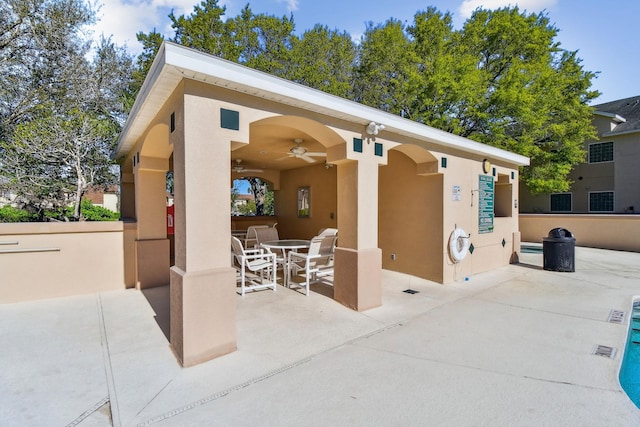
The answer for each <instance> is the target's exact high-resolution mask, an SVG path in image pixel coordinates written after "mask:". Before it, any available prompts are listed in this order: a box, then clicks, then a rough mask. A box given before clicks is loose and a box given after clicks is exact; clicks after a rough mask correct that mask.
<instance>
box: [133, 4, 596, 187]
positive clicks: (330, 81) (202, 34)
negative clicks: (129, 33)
mask: <svg viewBox="0 0 640 427" xmlns="http://www.w3.org/2000/svg"><path fill="white" fill-rule="evenodd" d="M218 3H219V2H218V0H203V1H201V2H200V4H198V5H196V6H195V7H194V10H193V13H192V14H191V15H189V16H180V17H176V16H174V15H173V14H171V15H170V16H169V18H170V19H171V22H172V27H173V29H174V31H175V33H174V36H173V37H170V38H169V40H171V41H174V42H177V43H179V44H182V45H185V46H189V47H192V48H195V49H199V50H201V51H204V52H208V53H211V54H213V55H217V56H220V57H222V58H225V59H228V60H231V61H235V62H238V63H241V64H244V65H247V66H249V67H253V68H256V69H258V70H261V71H265V72H268V73H271V74H274V75H277V76H281V77H284V78H287V79H289V80H292V81H295V82H298V83H302V84H305V85H308V86H310V87H314V88H317V89H320V90H323V91H326V92H328V93H332V94H335V95H338V96H341V97H345V98H349V99H353V100H355V101H358V102H361V103H363V104H366V105H370V106H373V107H375V108H379V109H382V110H384V111H388V112H390V113H393V114H397V115H400V116H403V117H406V118H408V119H411V120H415V121H418V122H420V123H424V124H427V125H430V126H433V127H436V128H439V129H443V130H445V131H448V132H452V133H454V134H457V135H461V136H464V137H467V138H470V139H473V140H476V141H479V142H482V143H485V144H488V145H492V146H495V147H499V148H503V149H506V150H510V151H513V152H516V153H519V154H523V155H525V156H528V157H530V158H531V166H530V167H527V168H523V171H522V174H521V178H522V180H523V182H524V184H526V185H527V186H528V187H529V189H530V190H531V191H532V192H534V193H540V192H553V191H566V190H567V189H568V186H569V184H570V183H569V181H568V179H567V176H568V173H569V172H570V170H571V168H572V167H573V165H575V164H577V163H579V162H581V161H583V159H584V155H585V153H584V151H583V148H582V147H583V142H584V141H585V140H587V139H590V138H593V137H594V136H595V130H594V128H593V126H592V125H591V117H592V110H591V108H590V107H589V106H588V103H589V101H591V100H593V99H595V98H596V97H597V96H598V95H599V94H598V92H596V91H592V90H590V89H589V88H590V87H591V80H592V79H593V78H594V77H595V73H593V72H590V71H586V70H584V69H583V67H582V65H581V60H580V58H578V56H577V52H571V51H567V50H564V49H563V48H562V47H561V46H560V43H558V42H557V41H556V36H557V34H558V29H556V28H555V27H554V26H553V25H551V24H550V22H549V18H548V17H547V15H546V14H545V13H539V14H527V13H523V12H521V11H520V10H519V9H518V8H517V7H506V8H502V9H497V10H493V11H491V10H485V9H477V10H476V11H475V12H474V13H473V15H472V16H471V17H470V18H469V19H468V20H467V21H466V22H465V23H464V25H463V26H462V28H461V29H459V30H456V29H454V27H453V24H452V15H451V14H450V13H448V12H447V13H442V12H440V11H438V10H437V9H436V8H435V7H428V8H427V9H426V10H424V11H419V12H417V13H416V14H415V16H414V20H413V23H411V24H410V25H406V24H404V23H402V22H400V21H398V20H394V19H389V20H388V21H386V22H385V23H382V24H373V23H369V24H368V25H367V28H366V31H365V33H364V35H363V36H362V38H361V40H360V43H359V44H358V45H356V44H354V42H353V41H352V40H351V37H350V36H349V34H347V33H346V32H339V31H337V30H329V29H328V28H327V27H326V26H321V25H316V26H315V27H314V28H312V29H310V30H307V31H305V32H303V34H302V36H300V37H298V36H296V35H295V34H294V30H295V24H294V19H293V16H291V17H286V16H283V17H280V18H278V17H275V16H269V15H264V14H257V15H256V14H254V13H253V12H252V11H251V9H250V8H249V6H248V5H247V6H245V8H244V9H243V10H242V11H241V13H240V14H239V15H238V16H236V17H232V18H229V19H226V20H225V19H224V15H225V12H226V10H225V7H224V6H220V5H219V4H218ZM138 39H139V40H140V41H141V42H142V43H143V46H144V49H145V50H144V53H143V55H142V56H141V57H140V58H139V66H140V69H141V70H143V72H146V70H148V67H149V66H150V64H151V60H152V59H153V56H154V55H155V52H156V51H157V49H158V48H159V47H160V44H161V43H162V40H163V38H162V37H161V36H160V35H159V34H158V33H156V32H155V31H153V32H151V33H149V34H144V33H139V34H138Z"/></svg>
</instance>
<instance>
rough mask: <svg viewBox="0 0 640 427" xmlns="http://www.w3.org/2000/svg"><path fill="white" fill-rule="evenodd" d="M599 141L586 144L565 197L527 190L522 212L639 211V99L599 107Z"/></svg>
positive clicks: (523, 192)
mask: <svg viewBox="0 0 640 427" xmlns="http://www.w3.org/2000/svg"><path fill="white" fill-rule="evenodd" d="M594 108H595V112H594V115H593V125H594V126H595V127H596V128H597V131H598V139H597V140H590V141H586V142H585V150H586V151H587V162H586V163H583V164H580V165H577V166H576V167H575V169H574V170H573V171H572V172H571V174H570V175H569V179H570V180H571V181H573V184H572V185H571V189H570V191H568V192H566V193H555V194H544V195H538V196H532V195H531V194H529V193H528V192H527V191H526V188H525V187H524V186H523V187H522V189H521V193H520V201H521V203H520V212H522V213H559V214H565V213H575V214H586V213H594V214H633V213H638V212H640V167H638V162H639V161H640V96H635V97H632V98H626V99H620V100H618V101H612V102H607V103H605V104H600V105H595V106H594Z"/></svg>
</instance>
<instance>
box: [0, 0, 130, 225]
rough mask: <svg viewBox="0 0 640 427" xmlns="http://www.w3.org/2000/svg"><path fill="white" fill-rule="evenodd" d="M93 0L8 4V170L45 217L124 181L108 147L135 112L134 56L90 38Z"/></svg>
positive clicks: (26, 201) (3, 101) (2, 87)
mask: <svg viewBox="0 0 640 427" xmlns="http://www.w3.org/2000/svg"><path fill="white" fill-rule="evenodd" d="M94 18H95V10H93V9H92V7H91V4H90V3H88V2H87V1H85V0H31V1H21V0H7V1H5V2H2V3H0V153H1V154H2V157H1V158H0V162H1V166H2V168H1V169H0V175H1V176H2V178H3V181H4V182H5V185H6V186H8V187H9V189H10V190H11V191H12V192H14V193H15V194H17V196H18V199H17V202H18V203H20V204H22V205H24V206H25V207H26V208H28V209H29V210H30V211H32V212H35V213H37V214H38V215H39V217H40V218H41V219H42V218H44V217H45V215H44V210H46V209H56V208H59V207H62V206H66V205H67V204H71V206H72V207H73V211H74V215H73V217H74V218H75V219H79V218H80V200H81V199H82V195H83V194H84V192H85V191H86V189H87V188H89V187H91V186H100V185H102V184H109V183H113V182H116V180H117V176H115V175H114V174H113V171H112V169H111V168H110V165H111V164H112V161H111V159H110V154H111V151H112V149H113V148H114V144H115V141H116V137H117V135H118V133H119V131H120V127H121V125H122V124H123V123H124V120H125V118H126V113H127V102H126V99H127V91H129V90H131V89H133V88H134V86H133V85H132V72H133V68H132V60H131V57H130V55H129V54H128V53H127V52H126V51H125V50H124V49H122V48H120V47H118V46H116V45H115V44H114V43H112V42H111V40H110V39H108V38H104V37H101V38H100V39H99V40H96V41H94V40H92V39H90V38H87V37H86V33H85V32H86V28H87V27H88V26H90V25H91V24H93V23H94Z"/></svg>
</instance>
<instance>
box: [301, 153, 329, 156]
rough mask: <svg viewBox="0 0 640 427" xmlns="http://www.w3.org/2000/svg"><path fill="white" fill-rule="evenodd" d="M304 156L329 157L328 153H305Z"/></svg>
mask: <svg viewBox="0 0 640 427" xmlns="http://www.w3.org/2000/svg"><path fill="white" fill-rule="evenodd" d="M304 155H305V156H311V157H327V153H323V152H315V153H304Z"/></svg>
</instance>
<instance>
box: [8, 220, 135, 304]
mask: <svg viewBox="0 0 640 427" xmlns="http://www.w3.org/2000/svg"><path fill="white" fill-rule="evenodd" d="M123 230H124V226H123V223H122V222H119V221H118V222H78V223H15V224H0V274H1V277H2V278H1V280H0V303H12V302H19V301H28V300H35V299H44V298H56V297H64V296H70V295H79V294H88V293H95V292H102V291H110V290H117V289H124V288H125V275H124V263H123V258H124V255H123V250H124V249H123V247H124V245H123Z"/></svg>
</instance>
